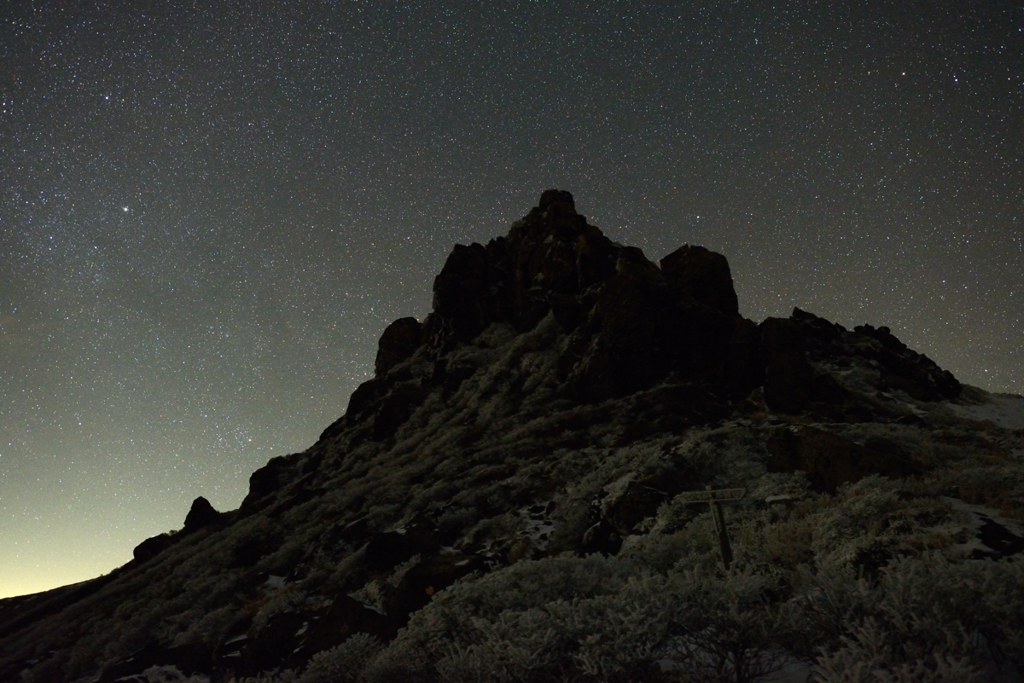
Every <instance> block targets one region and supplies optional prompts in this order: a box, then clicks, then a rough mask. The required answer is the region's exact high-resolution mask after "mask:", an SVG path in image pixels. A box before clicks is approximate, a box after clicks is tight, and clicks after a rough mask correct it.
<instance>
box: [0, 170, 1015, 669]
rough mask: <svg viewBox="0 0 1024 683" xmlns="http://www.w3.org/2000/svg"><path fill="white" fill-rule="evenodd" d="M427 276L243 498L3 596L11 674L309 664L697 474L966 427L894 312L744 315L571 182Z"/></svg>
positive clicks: (898, 466)
mask: <svg viewBox="0 0 1024 683" xmlns="http://www.w3.org/2000/svg"><path fill="white" fill-rule="evenodd" d="M433 294H434V296H433V310H432V312H431V313H430V314H429V315H427V316H426V317H425V318H424V319H423V320H422V321H420V320H417V319H416V318H412V317H406V318H401V319H399V320H396V321H395V322H393V323H392V324H391V325H389V326H388V327H387V328H386V329H385V330H384V331H383V334H382V335H381V337H380V342H379V348H378V352H377V356H376V360H375V364H374V371H375V373H374V377H373V378H372V379H371V380H369V381H367V382H365V383H363V384H362V385H361V386H359V387H358V388H357V389H356V390H355V391H354V392H353V394H352V396H351V398H350V399H349V403H348V407H347V409H346V410H345V411H344V414H342V415H341V417H339V418H338V419H337V420H336V421H335V422H334V423H333V424H331V425H329V426H328V427H327V428H326V429H325V430H324V431H323V433H322V434H321V435H320V438H319V440H318V441H317V443H316V444H314V445H313V446H312V447H310V448H309V449H307V450H306V451H303V452H301V453H295V454H291V455H284V456H279V457H275V458H273V459H271V460H270V461H269V462H268V463H267V464H266V465H265V466H264V467H262V468H260V469H259V470H257V471H256V472H254V473H253V474H252V475H251V477H250V485H249V493H248V495H247V496H246V497H245V499H244V500H243V501H242V503H241V506H240V507H239V509H237V510H232V511H228V512H218V511H216V510H214V509H213V507H212V506H211V505H210V504H209V502H208V501H206V500H205V499H204V498H198V499H196V501H195V502H194V503H193V505H192V509H191V510H190V512H189V514H188V517H187V518H186V519H185V522H184V528H183V529H182V530H180V531H176V532H173V533H168V534H163V535H160V536H157V537H154V538H151V539H148V540H146V541H144V542H143V543H141V544H140V545H139V546H138V547H137V548H136V550H135V559H134V560H133V561H132V562H130V563H128V564H127V565H125V566H124V567H122V568H119V569H118V570H116V571H115V572H113V573H112V574H111V575H109V576H107V577H103V578H102V579H101V580H97V581H96V582H95V583H94V584H87V585H83V586H82V587H80V588H77V589H76V590H75V591H70V592H69V591H67V590H65V589H59V590H58V591H56V592H53V595H49V594H43V595H42V596H41V597H36V596H29V597H28V598H19V599H16V601H14V602H11V601H0V680H11V679H13V678H15V677H16V676H20V675H21V672H22V671H25V672H27V673H26V675H29V673H30V672H33V671H34V672H35V673H33V674H31V675H33V676H35V680H46V676H51V680H74V679H76V678H81V677H88V676H93V675H95V674H100V675H101V676H102V678H101V680H113V679H114V678H123V677H125V676H132V675H140V676H141V675H142V673H143V669H144V668H145V667H151V666H157V665H171V664H174V663H175V662H177V663H178V664H181V666H183V667H184V666H185V664H187V668H188V670H189V672H193V671H197V672H199V673H203V674H205V675H210V676H212V677H213V679H214V680H224V681H226V680H230V679H231V678H232V677H233V676H234V677H236V678H237V677H244V676H258V675H260V674H261V673H262V672H268V671H271V670H274V669H280V668H282V667H284V668H291V669H294V670H301V669H302V668H303V667H304V666H306V664H307V663H308V662H309V661H310V658H311V657H312V656H313V655H314V654H316V653H317V652H321V651H323V650H327V649H329V648H331V647H334V646H336V645H338V644H339V643H341V642H343V641H345V640H346V639H347V638H349V637H350V636H351V635H352V634H354V633H369V634H372V635H373V636H374V637H376V638H378V639H380V640H381V641H383V642H388V641H390V640H391V639H393V638H395V636H396V634H397V633H398V632H399V629H401V628H402V627H403V626H405V625H406V624H407V623H409V620H410V618H411V617H412V616H414V615H415V614H416V613H418V612H419V611H420V610H421V609H424V607H425V606H426V605H428V604H430V603H431V601H432V600H433V596H435V595H436V594H438V593H440V592H442V591H444V590H445V589H446V588H447V587H449V586H451V585H452V584H454V583H455V582H458V581H463V582H465V581H473V580H478V579H479V577H481V576H483V575H487V574H490V573H493V572H501V571H504V570H505V569H507V568H509V567H511V566H515V565H517V563H520V562H524V561H529V560H537V559H540V558H552V557H565V556H580V557H581V556H585V555H588V554H591V553H598V554H600V555H615V554H616V553H619V552H620V551H621V549H622V548H629V547H634V548H635V547H636V546H637V544H643V543H645V542H646V541H645V540H644V539H650V538H652V537H654V536H657V535H658V534H670V533H679V532H678V528H679V527H680V525H685V524H686V523H688V520H692V519H694V518H695V517H696V516H697V515H698V514H700V512H699V511H695V510H693V509H692V508H686V507H685V506H679V505H675V506H674V503H673V501H674V500H675V498H676V496H678V495H679V494H680V493H682V492H684V491H692V490H700V489H704V488H705V487H706V486H710V485H717V486H749V487H751V488H757V487H761V488H760V489H758V490H762V491H763V492H764V493H766V494H767V493H772V492H773V490H770V488H771V486H776V484H775V483H772V482H777V480H778V481H781V479H779V477H783V478H785V477H789V479H785V481H798V480H799V481H804V482H806V487H805V488H806V491H805V493H806V495H838V493H837V492H841V491H843V490H845V489H844V487H847V486H849V485H851V484H853V483H855V482H857V481H860V480H863V479H864V478H866V477H871V476H874V475H883V476H886V477H890V478H894V479H899V478H908V477H917V476H921V475H922V473H924V472H926V471H928V470H929V468H934V467H935V458H936V457H937V456H936V455H935V453H937V452H946V451H943V450H942V449H943V448H946V446H944V445H943V444H944V443H946V442H943V443H938V441H936V440H941V439H946V440H947V441H949V442H950V443H952V442H954V441H955V442H956V443H962V442H963V439H964V437H962V435H959V434H957V435H956V436H955V439H954V436H949V435H943V434H945V433H944V432H941V430H940V429H939V427H937V426H936V425H938V424H940V423H941V421H942V420H952V419H954V418H953V417H950V416H949V415H951V413H949V414H947V413H948V411H946V412H943V409H942V407H941V406H942V405H944V403H945V402H948V401H951V400H958V397H960V395H961V393H962V391H963V387H961V385H960V383H959V382H957V380H956V379H955V378H954V377H953V376H952V375H951V374H950V373H949V372H946V371H943V370H942V369H941V368H939V367H938V365H936V364H935V363H934V362H933V361H932V360H930V359H929V358H927V357H926V356H923V355H921V354H918V353H916V352H914V351H912V350H911V349H908V348H907V347H906V346H905V345H904V344H902V343H901V342H900V341H899V340H898V339H897V338H896V337H895V336H893V335H892V333H891V331H890V330H889V329H887V328H885V327H877V328H876V327H872V326H870V325H864V326H860V327H857V328H855V329H853V330H847V329H845V328H844V327H842V326H840V325H837V324H835V323H831V322H829V321H827V320H824V319H822V318H819V317H817V316H815V315H813V314H811V313H808V312H806V311H802V310H800V309H795V310H794V311H793V313H792V315H791V316H790V317H788V318H768V319H767V320H765V321H763V322H761V323H760V324H757V323H754V322H753V321H751V320H748V319H746V318H744V317H743V316H742V315H741V314H740V312H739V311H740V308H739V304H738V301H737V296H736V292H735V289H734V287H733V280H732V274H731V272H730V268H729V264H728V262H727V260H726V258H725V257H724V256H723V255H721V254H717V253H714V252H712V251H709V250H707V249H705V248H703V247H700V246H693V245H684V246H682V247H680V248H679V249H677V250H676V251H674V252H672V253H671V254H669V255H667V256H665V257H664V258H662V259H661V260H660V261H659V262H657V263H655V262H653V261H651V260H649V259H648V258H647V257H646V256H645V255H644V253H643V252H642V251H641V250H640V249H637V248H635V247H629V246H624V245H621V244H618V243H616V242H614V241H612V240H611V239H609V238H608V237H606V236H605V235H604V234H603V233H602V232H601V230H600V229H598V228H597V227H595V226H593V225H590V224H589V223H588V222H587V219H586V218H585V217H584V216H583V215H581V214H579V213H578V212H577V211H576V206H575V202H574V199H573V197H572V195H571V194H569V193H568V192H565V191H560V190H547V191H545V192H544V193H543V194H542V195H541V198H540V201H539V203H538V205H537V206H536V207H534V208H533V209H531V210H530V211H529V213H528V214H527V215H526V216H525V217H523V218H522V219H521V220H519V221H516V222H515V223H514V224H513V225H512V226H511V228H510V229H509V231H508V233H507V234H506V235H505V236H503V237H498V238H496V239H493V240H491V241H490V242H488V243H487V244H486V245H481V244H471V245H468V246H462V245H458V246H456V247H455V248H454V249H453V251H452V252H451V254H450V255H449V257H448V259H447V261H446V262H445V264H444V266H443V268H442V269H441V271H440V273H439V274H438V275H437V277H436V279H435V281H434V285H433ZM975 391H976V390H975ZM942 424H944V423H942ZM940 432H941V433H940ZM950 433H952V432H950ZM865 435H868V436H865ZM936 435H938V436H936ZM869 437H870V438H869ZM929 439H931V441H929ZM926 442H927V443H929V444H931V445H928V446H925V445H922V444H925V443H926ZM978 443H979V444H982V445H976V446H971V447H972V448H983V447H984V448H989V446H987V445H985V444H987V443H988V442H985V443H982V440H978ZM936 444H938V445H936ZM993 448H994V447H993ZM737 454H739V455H737ZM720 463H733V464H731V465H728V466H726V465H724V464H720ZM736 463H739V464H736ZM730 468H731V469H730ZM773 477H774V478H773ZM759 482H760V483H759ZM766 482H767V483H766ZM778 486H781V484H780V485H778ZM787 486H789V484H787ZM793 486H796V485H795V484H793ZM791 488H792V487H791ZM780 491H782V489H780ZM782 492H783V493H785V495H782V494H781V493H779V492H778V491H776V492H775V493H779V495H775V496H774V497H771V496H769V498H771V499H773V500H783V499H785V500H790V499H791V498H792V497H793V496H792V495H790V492H789V489H785V491H782ZM745 504H747V505H748V506H753V507H751V508H750V509H755V508H756V507H757V506H758V505H763V504H764V499H762V500H761V501H749V502H747V503H745ZM684 508H685V510H688V512H685V513H683V512H679V511H678V510H680V509H684ZM673 510H676V512H672V511H673ZM1007 533H1009V532H1007ZM990 536H991V534H990ZM1013 538H1016V537H1013ZM1004 541H1005V539H1003V540H1002V541H1000V542H1001V543H1002V545H1001V546H1000V548H1001V549H1003V550H1005V549H1006V548H1010V549H1017V548H1018V545H1015V543H1016V541H1014V540H1013V539H1010V541H1005V542H1004ZM880 552H881V551H880ZM872 557H873V559H872V561H873V562H875V563H876V564H877V562H879V561H884V557H885V556H884V553H883V554H882V555H878V554H876V555H873V556H872ZM879 557H882V560H878V558H879ZM47 596H48V597H47ZM126 615H128V616H130V619H129V618H128V616H126ZM86 624H88V628H86ZM87 632H89V633H92V634H96V633H99V634H105V635H90V636H88V637H87V636H86V635H85V634H86V633H87ZM163 660H167V661H166V662H165V661H163ZM143 665H145V667H143Z"/></svg>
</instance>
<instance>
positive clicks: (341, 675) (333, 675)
mask: <svg viewBox="0 0 1024 683" xmlns="http://www.w3.org/2000/svg"><path fill="white" fill-rule="evenodd" d="M380 649H381V644H380V641H379V640H377V639H376V638H375V637H374V636H371V635H369V634H366V633H356V634H353V635H352V636H350V637H349V638H348V639H347V640H345V642H343V643H341V644H340V645H336V646H334V647H332V648H330V649H329V650H324V651H323V652H318V653H317V654H315V655H313V658H312V659H311V660H310V662H309V665H308V666H307V667H306V670H305V671H303V672H302V675H301V676H299V679H298V682H297V683H356V681H359V680H360V679H361V678H362V676H361V672H362V670H363V668H364V667H365V665H366V662H368V661H369V660H370V659H371V658H372V657H373V656H374V655H376V654H377V653H378V652H379V651H380Z"/></svg>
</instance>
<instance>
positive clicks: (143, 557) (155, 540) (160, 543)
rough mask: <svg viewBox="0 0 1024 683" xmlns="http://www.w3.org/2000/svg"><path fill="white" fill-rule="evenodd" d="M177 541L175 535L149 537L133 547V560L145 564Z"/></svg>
mask: <svg viewBox="0 0 1024 683" xmlns="http://www.w3.org/2000/svg"><path fill="white" fill-rule="evenodd" d="M178 540H180V539H178V538H177V536H176V535H175V534H160V535H158V536H151V537H150V538H147V539H146V540H145V541H143V542H142V543H140V544H138V545H137V546H135V549H134V550H132V556H133V557H134V558H135V561H136V562H145V561H147V560H150V559H152V558H154V557H156V556H157V555H159V554H160V553H162V552H163V551H164V550H166V549H167V548H169V547H171V546H172V545H174V544H175V543H177V542H178Z"/></svg>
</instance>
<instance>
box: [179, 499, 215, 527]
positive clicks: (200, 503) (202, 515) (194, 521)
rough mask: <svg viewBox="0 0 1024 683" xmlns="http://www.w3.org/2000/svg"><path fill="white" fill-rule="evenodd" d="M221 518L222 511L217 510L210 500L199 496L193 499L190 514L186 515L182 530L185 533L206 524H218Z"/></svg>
mask: <svg viewBox="0 0 1024 683" xmlns="http://www.w3.org/2000/svg"><path fill="white" fill-rule="evenodd" d="M220 518H221V513H219V512H217V510H215V509H214V507H213V506H212V505H210V501H208V500H206V499H205V498H203V497H202V496H199V497H198V498H196V499H195V500H194V501H192V508H191V509H190V510H189V511H188V515H186V516H185V527H184V528H183V529H182V531H184V532H185V533H191V532H193V531H198V530H199V529H202V528H203V527H205V526H209V525H211V524H216V523H217V522H218V521H219V520H220Z"/></svg>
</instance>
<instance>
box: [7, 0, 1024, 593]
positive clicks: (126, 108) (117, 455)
mask: <svg viewBox="0 0 1024 683" xmlns="http://www.w3.org/2000/svg"><path fill="white" fill-rule="evenodd" d="M0 19H2V21H0V596H7V595H16V594H21V593H27V592H32V591H38V590H43V589H46V588H50V587H53V586H56V585H61V584H66V583H71V582H75V581H81V580H84V579H87V578H91V577H93V576H97V575H99V574H102V573H105V572H107V571H109V570H110V569H112V568H113V567H115V566H117V565H120V564H122V563H124V562H126V561H127V560H129V559H130V558H131V552H132V548H133V547H134V546H135V545H136V544H138V543H139V542H141V541H142V540H143V539H145V538H146V537H148V536H151V535H154V534H157V533H160V532H163V531H167V530H170V529H174V528H179V527H180V526H181V524H182V521H183V520H184V517H185V514H186V513H187V511H188V509H189V506H190V504H191V501H192V499H194V498H195V497H196V496H200V495H202V496H205V497H207V498H208V499H209V500H210V501H211V502H212V503H213V504H214V506H215V507H217V508H218V509H231V508H234V507H237V506H238V504H239V503H240V502H241V499H242V497H243V496H244V494H245V491H246V488H247V481H248V476H249V474H250V473H251V472H252V471H253V470H254V469H256V468H257V467H260V466H261V465H263V464H264V463H265V462H266V461H267V459H268V458H270V457H272V456H275V455H281V454H285V453H290V452H296V451H301V450H303V449H305V448H307V447H309V446H310V445H312V444H313V443H314V442H315V440H316V437H317V436H318V434H319V433H320V431H321V430H322V429H323V428H324V427H326V426H327V425H328V424H329V423H330V422H332V421H333V420H334V419H335V418H337V417H338V416H339V415H340V414H341V413H342V412H343V411H344V407H345V405H346V403H347V400H348V396H349V394H350V393H351V392H352V390H353V389H354V388H355V387H356V386H357V385H358V384H359V383H360V382H362V381H365V380H366V379H368V378H369V377H370V376H371V374H372V366H373V359H374V354H375V351H376V340H377V338H378V337H379V335H380V333H381V332H382V330H383V329H384V327H385V326H386V325H387V323H388V322H390V321H391V320H393V319H395V318H398V317H402V316H406V315H415V316H417V317H420V318H422V317H423V316H424V315H425V314H426V313H427V312H429V310H430V299H431V291H430V287H431V283H432V280H433V277H434V275H436V274H437V272H438V271H439V270H440V268H441V266H442V264H443V263H444V259H445V257H446V255H447V254H448V252H449V251H450V249H451V247H452V245H454V244H455V243H469V242H471V241H478V242H486V240H488V239H490V238H491V237H494V236H497V235H499V234H504V233H505V232H506V231H507V229H508V226H509V224H510V223H511V222H512V221H513V220H515V219H516V218H518V217H520V216H522V215H524V214H525V213H527V211H528V210H529V209H530V207H532V206H534V205H535V204H536V202H537V199H538V197H539V196H540V193H541V191H542V190H543V189H545V188H548V187H558V188H561V189H566V190H569V191H571V192H572V193H573V194H574V196H575V197H576V206H577V209H578V210H579V211H580V212H581V213H583V214H585V215H586V216H587V217H588V219H589V220H590V222H591V223H593V224H595V225H598V226H599V227H601V228H602V229H603V230H604V231H605V233H606V234H608V235H609V236H610V237H612V238H613V239H615V240H618V241H620V242H623V243H627V244H633V245H636V246H639V247H641V248H642V249H643V250H644V252H645V253H646V254H647V256H648V257H649V258H652V259H658V258H661V257H662V256H664V255H665V254H667V253H669V252H670V251H672V250H673V249H675V248H676V247H678V246H680V245H681V244H683V243H686V242H689V243H697V244H703V245H705V246H707V247H709V248H711V249H714V250H716V251H720V252H722V253H724V254H725V255H726V256H727V257H728V258H729V260H730V263H731V266H732V270H733V276H734V279H735V281H736V288H737V292H738V295H739V300H740V308H741V312H742V313H743V314H744V315H746V316H747V317H750V318H752V319H754V320H757V321H760V320H762V319H763V318H765V317H766V316H770V315H788V314H789V312H790V311H791V309H792V307H793V306H800V307H801V308H805V309H807V310H810V311H813V312H815V313H817V314H819V315H823V316H825V317H827V318H829V319H831V320H834V321H837V322H840V323H842V324H844V325H847V326H848V327H850V326H853V325H856V324H860V323H864V322H870V323H872V324H875V325H888V326H889V327H891V328H892V329H893V331H894V332H895V333H896V334H897V335H898V336H899V337H900V338H901V339H903V340H904V341H905V342H907V343H908V344H910V345H911V346H912V347H913V348H916V349H917V350H919V351H922V352H924V353H927V354H928V355H929V356H931V357H932V358H933V359H934V360H936V361H937V362H938V363H939V364H940V365H942V366H943V367H944V368H946V369H949V370H951V371H953V372H954V374H956V375H957V376H958V377H959V378H960V379H961V380H962V381H965V382H967V383H970V384H974V385H976V386H981V387H983V388H986V389H989V390H993V391H1007V392H1015V393H1019V392H1022V391H1024V350H1022V344H1021V339H1022V333H1024V315H1022V310H1024V305H1022V304H1024V278H1022V277H1021V274H1022V273H1024V219H1022V211H1024V172H1022V166H1021V156H1022V152H1024V106H1022V105H1024V85H1022V78H1024V9H1022V7H1021V5H1020V4H1019V3H1012V2H970V3H965V2H962V1H961V0H956V1H950V2H943V1H937V2H928V3H923V2H913V1H908V2H898V3H891V2H863V1H861V2H848V3H833V2H794V3H785V2H783V3H776V4H775V5H774V6H771V5H769V4H767V3H736V2H718V3H704V4H702V3H699V2H668V1H666V2H613V1H610V0H606V1H603V2H587V1H583V0H563V1H560V2H544V1H540V0H535V1H532V2H529V1H525V0H508V1H502V0H497V1H492V2H473V1H470V0H460V1H459V2H454V1H451V0H426V1H423V2H419V1H413V0H411V1H408V2H395V1H391V0H375V1H373V2H357V1H354V0H353V1H343V2H330V1H327V0H320V1H317V0H308V1H300V2H283V1H279V0H265V1H263V2H249V1H244V2H242V1H237V0H225V1H224V2H216V3H207V2H194V3H190V2H181V1H178V0H175V1H170V2H157V1H146V0H140V1H138V2H117V1H114V0H108V1H104V2H96V1H87V2H77V3H67V2H63V1H60V0H36V1H28V0H8V1H7V2H4V3H3V6H2V8H0Z"/></svg>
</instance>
